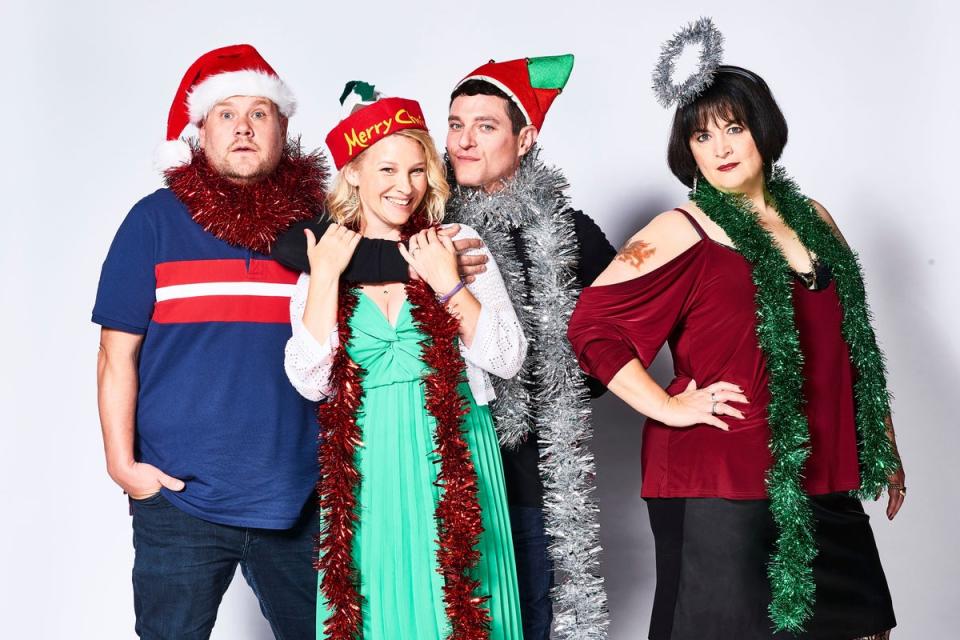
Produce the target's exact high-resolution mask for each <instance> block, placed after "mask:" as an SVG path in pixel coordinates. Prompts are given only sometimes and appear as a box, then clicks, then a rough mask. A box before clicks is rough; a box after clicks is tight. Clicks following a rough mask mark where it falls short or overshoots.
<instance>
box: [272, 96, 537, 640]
mask: <svg viewBox="0 0 960 640" xmlns="http://www.w3.org/2000/svg"><path fill="white" fill-rule="evenodd" d="M376 97H378V96H376ZM388 121H389V125H387V124H384V123H387V122H388ZM377 124H380V125H381V126H380V127H379V128H378V127H377V126H376V125H377ZM357 132H360V133H364V134H365V135H364V136H363V137H362V138H361V137H359V134H358V133H357ZM361 140H362V141H363V142H365V143H366V144H364V145H362V144H359V142H360V141H361ZM327 144H328V146H329V147H330V150H331V155H332V156H333V159H334V162H335V164H336V165H337V168H338V169H340V173H339V174H338V175H337V176H336V178H335V180H334V183H333V186H332V188H331V192H330V194H329V196H328V199H327V205H328V210H329V214H330V216H331V218H332V223H331V224H330V225H329V227H327V229H326V230H325V231H324V232H323V233H322V235H321V237H319V238H316V237H314V234H313V233H312V232H311V231H309V230H307V231H305V234H306V236H307V254H308V258H309V264H310V275H307V274H303V275H301V276H300V279H299V281H298V283H297V286H296V292H295V294H294V295H293V296H292V299H291V323H292V326H293V335H292V337H291V339H290V341H289V343H288V345H287V349H286V360H285V364H286V370H287V375H288V376H289V378H290V380H291V382H292V383H293V385H294V387H296V388H297V390H298V391H299V392H300V393H301V394H302V395H303V396H305V397H307V398H309V399H311V400H321V401H322V400H326V401H327V404H326V405H324V407H323V408H321V411H320V415H321V439H326V441H325V442H324V444H322V445H321V478H322V480H321V484H320V494H321V510H322V516H321V517H322V519H323V529H322V530H323V533H322V534H321V542H320V554H319V561H318V568H319V570H320V581H321V582H320V591H319V594H318V604H317V637H318V638H352V637H353V635H354V634H355V633H357V632H362V634H363V637H365V638H372V639H376V638H391V639H396V640H403V639H410V640H431V639H440V638H446V637H448V636H450V635H451V634H452V633H454V632H457V633H458V635H460V637H478V638H480V637H489V638H495V639H515V640H520V639H521V638H522V631H521V622H520V608H519V600H518V593H517V578H516V567H515V562H514V554H513V548H512V542H511V534H510V522H509V515H508V510H507V504H506V493H505V488H504V480H503V469H502V466H501V461H500V453H499V447H498V443H497V436H496V433H495V431H494V426H493V422H492V420H491V417H490V412H489V410H488V409H487V406H486V405H487V403H488V402H489V401H490V400H491V399H492V398H493V389H492V386H491V384H490V382H489V380H488V378H487V374H488V372H489V373H492V374H494V375H497V376H501V377H511V376H513V375H515V374H516V373H517V371H518V370H519V369H520V366H521V364H522V362H523V359H524V357H525V355H526V349H527V343H526V338H525V337H524V335H523V332H522V330H521V327H520V324H519V322H518V320H517V317H516V315H515V313H514V311H513V308H512V306H511V303H510V300H509V297H508V296H507V293H506V289H505V287H504V284H503V281H502V279H501V276H500V273H499V271H498V269H497V266H496V263H495V262H494V261H493V258H492V257H491V256H489V254H488V259H489V261H488V262H487V269H486V271H485V272H483V273H482V274H480V275H478V276H477V277H476V279H475V280H474V281H473V282H471V283H470V284H466V285H465V284H464V283H463V282H462V281H461V279H460V277H459V275H458V272H457V260H456V251H455V249H454V246H453V243H452V239H451V238H450V237H446V236H444V235H443V234H438V233H437V230H436V227H435V226H433V225H436V224H437V223H439V222H440V220H441V219H442V217H443V207H444V203H445V202H446V199H447V196H448V195H449V187H448V186H447V183H446V181H445V178H444V169H443V164H442V162H441V160H440V158H439V156H438V154H437V151H436V149H435V147H434V145H433V141H432V140H431V138H430V136H429V135H428V134H427V132H426V128H425V125H424V124H423V116H422V113H421V112H420V110H419V105H417V104H416V103H415V102H413V101H408V100H402V99H399V98H383V99H378V100H374V101H372V102H370V103H369V104H362V105H361V106H360V108H359V109H357V108H355V109H354V111H353V113H352V114H350V115H349V116H348V117H347V118H346V119H345V120H344V121H342V122H341V123H340V124H339V125H338V126H337V128H335V129H334V130H333V131H332V132H331V133H330V135H329V136H328V138H327ZM411 218H412V220H411ZM416 221H420V224H419V226H420V227H424V228H423V230H421V231H419V232H417V233H412V232H411V229H412V228H413V227H412V225H413V223H415V222H416ZM406 235H409V240H408V242H407V243H406V245H405V244H404V243H400V249H401V253H402V254H403V255H404V257H405V259H406V260H407V262H408V263H409V265H410V269H411V272H412V273H415V274H416V277H415V278H414V279H413V281H412V282H411V283H407V284H404V283H401V282H385V283H376V284H363V285H357V286H355V287H350V286H347V285H344V284H343V283H341V282H340V276H341V274H342V273H343V272H344V270H345V269H346V267H347V265H348V263H349V262H350V260H351V258H352V256H353V252H354V249H355V248H356V246H357V244H358V242H359V240H360V238H361V237H364V238H371V239H382V240H393V241H398V242H399V241H400V240H401V237H402V236H406ZM469 237H476V233H475V232H474V231H473V230H472V229H469V228H467V227H461V228H460V229H459V232H458V233H457V235H456V236H454V238H453V239H459V238H469ZM477 251H483V252H485V251H486V249H480V250H477ZM428 287H429V289H428ZM418 291H419V292H421V293H422V292H426V295H427V298H426V299H424V298H423V295H420V294H417V295H419V296H420V297H419V300H420V302H419V303H418V302H417V300H415V299H413V298H416V297H417V296H416V295H413V294H414V293H416V292H418ZM434 296H436V298H434ZM444 309H445V311H443V310H444ZM430 314H432V315H430ZM438 315H439V316H443V318H444V319H446V321H447V322H448V324H447V325H445V326H448V327H453V329H454V330H455V332H456V334H455V335H452V337H451V338H449V340H453V341H454V342H451V344H452V345H453V346H452V353H453V355H454V358H451V359H450V360H451V361H452V362H453V364H452V365H451V366H452V367H453V366H455V367H456V369H455V370H454V375H455V378H453V380H454V383H453V385H454V386H453V387H452V389H451V391H452V393H449V394H448V395H446V396H445V397H443V398H436V393H437V389H440V388H441V387H436V386H435V387H431V384H432V383H431V382H429V379H428V378H429V376H430V375H431V374H435V377H436V376H438V375H440V373H442V372H439V373H438V367H440V365H437V367H431V366H428V365H427V364H426V362H425V358H426V359H429V358H430V356H429V354H428V352H429V353H434V354H436V353H439V349H440V347H439V346H438V345H439V343H440V342H442V338H441V337H440V334H439V333H437V334H436V335H428V334H430V332H431V331H433V329H432V327H434V326H439V325H434V324H431V323H430V322H427V321H425V320H424V318H433V317H437V316H438ZM451 317H452V318H453V320H450V318H451ZM338 318H339V319H340V320H341V322H343V323H344V324H346V326H345V327H343V326H339V325H340V323H338ZM418 318H419V320H418ZM431 322H432V321H431ZM437 322H440V321H439V320H438V321H437ZM441 324H442V322H441ZM344 337H346V340H344ZM342 342H345V344H342ZM431 348H434V351H430V349H431ZM338 354H339V356H338ZM425 354H428V355H425ZM430 361H431V362H437V360H436V359H432V360H430ZM345 363H346V364H345ZM354 363H355V366H354ZM443 366H444V367H446V369H447V370H448V372H449V370H450V368H449V367H447V366H446V365H443ZM357 367H358V368H357ZM338 372H339V373H338ZM464 372H465V375H464ZM351 376H356V377H351ZM358 383H359V384H358ZM358 387H359V388H358ZM431 388H433V389H434V391H433V392H431V391H430V389H431ZM431 393H433V394H434V395H433V397H434V399H433V402H434V403H437V402H440V403H441V405H444V406H447V407H458V406H460V403H462V406H463V407H464V409H465V414H464V415H463V416H462V417H461V418H460V422H459V427H458V428H455V429H454V431H456V432H458V433H459V435H457V436H456V437H459V438H462V439H461V440H460V442H461V444H463V443H465V444H466V447H467V451H466V452H465V453H463V451H464V450H463V449H461V452H462V456H461V458H466V457H467V456H468V458H469V459H468V460H466V464H464V465H461V467H459V471H461V472H463V474H464V476H463V477H465V478H467V479H468V480H469V482H467V483H466V484H468V485H469V486H472V487H473V488H474V491H473V494H472V495H473V498H472V500H473V501H472V503H471V502H470V501H469V500H467V501H466V502H461V503H454V505H456V504H467V505H469V504H472V505H473V509H472V511H473V512H476V507H479V513H478V514H476V515H477V517H476V518H475V522H474V526H473V528H472V531H473V534H474V535H473V537H471V536H470V535H461V534H458V531H461V532H467V534H469V533H470V531H471V529H470V527H469V526H466V528H462V527H464V526H465V525H464V524H463V523H461V522H460V517H459V516H460V515H461V513H457V512H451V511H450V509H449V507H450V505H449V504H448V505H447V507H448V509H447V511H446V512H444V510H443V509H440V510H438V504H440V503H442V501H443V500H444V494H445V493H446V492H448V491H451V492H452V493H451V494H450V495H448V496H446V497H447V498H448V499H450V500H453V499H454V495H455V493H454V492H456V491H457V490H458V489H449V488H448V487H450V486H455V487H458V488H462V486H463V484H464V483H462V482H459V481H454V480H451V479H450V478H452V477H453V476H450V478H447V477H446V475H447V474H446V472H444V477H443V478H441V480H440V482H439V486H438V472H440V471H441V470H442V469H444V470H445V469H447V468H448V467H446V466H444V465H445V464H449V463H450V461H449V460H446V461H445V460H443V459H442V458H443V455H446V454H444V453H443V452H444V451H448V448H446V447H445V446H441V443H442V442H443V438H449V437H450V436H449V431H450V430H449V429H448V430H447V432H446V433H447V435H442V434H441V431H442V429H441V422H443V419H442V418H439V417H438V416H441V415H448V414H449V412H445V411H441V410H438V409H437V406H436V404H435V405H430V402H431V400H430V398H431ZM353 395H355V396H356V411H355V412H353V413H352V415H344V414H345V412H346V410H345V409H343V407H347V408H348V409H351V408H352V406H353V405H350V404H349V401H350V396H353ZM338 403H339V404H338ZM447 403H449V404H447ZM431 406H432V407H433V408H432V409H430V407H431ZM442 408H443V406H441V409H442ZM325 411H326V413H325ZM351 411H352V409H351ZM351 417H352V418H353V420H352V421H351ZM444 424H449V421H448V422H447V423H444ZM341 427H342V429H350V428H355V429H356V433H355V434H354V435H344V433H345V432H344V431H343V430H342V429H341ZM341 444H342V446H341ZM324 447H328V449H324ZM337 447H340V448H339V449H338V448H337ZM344 451H346V452H347V453H346V454H344V453H343V452H344ZM325 452H326V453H325ZM331 452H332V453H331ZM337 452H339V454H338V453H337ZM337 455H340V457H339V458H338V457H337ZM344 458H346V459H344ZM344 478H347V479H353V478H356V480H355V482H354V484H352V485H351V484H349V483H348V484H347V485H343V483H342V482H341V481H342V480H343V479H344ZM325 483H326V484H325ZM344 487H346V488H344ZM343 494H347V495H343ZM456 495H457V496H460V497H461V498H462V496H463V495H464V494H462V493H456ZM457 499H459V498H457ZM345 505H346V506H345ZM345 510H346V511H348V512H349V514H352V516H353V517H352V518H350V517H347V516H345V515H344V511H345ZM442 513H446V520H444V519H443V518H442V517H441V514H442ZM463 513H466V514H468V515H469V514H470V513H471V509H470V508H467V509H464V510H463ZM467 520H469V518H467ZM458 526H460V527H461V529H457V527H458ZM481 527H482V530H481ZM463 540H469V541H471V543H470V544H469V546H467V547H466V549H467V551H469V552H470V553H471V554H473V556H472V557H473V560H472V562H469V563H468V564H469V566H467V567H466V568H464V565H463V564H460V565H456V561H457V558H460V559H462V557H463V554H460V555H459V556H458V555H457V554H456V553H452V554H451V553H444V552H455V551H456V545H457V544H461V543H462V542H463ZM444 541H446V542H444ZM445 544H446V545H447V547H444V545H445ZM438 551H439V552H440V553H439V554H438ZM460 551H463V548H460ZM467 555H469V554H467ZM345 558H347V559H346V560H345ZM346 563H349V564H350V566H348V567H344V566H343V565H344V564H346ZM445 563H446V564H445ZM457 566H459V567H460V568H461V571H460V574H462V575H460V574H458V573H457V570H456V567H457ZM459 578H463V579H465V580H467V581H468V584H472V585H473V588H472V589H469V588H468V589H467V591H466V592H464V591H463V590H462V589H461V591H460V592H459V595H457V593H456V589H455V588H454V587H453V586H451V585H452V584H453V583H455V582H456V580H457V579H459ZM460 584H462V583H460Z"/></svg>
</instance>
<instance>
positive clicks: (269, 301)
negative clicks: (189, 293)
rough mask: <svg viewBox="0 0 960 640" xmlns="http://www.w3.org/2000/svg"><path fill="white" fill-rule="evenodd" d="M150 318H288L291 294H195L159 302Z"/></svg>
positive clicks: (269, 320)
mask: <svg viewBox="0 0 960 640" xmlns="http://www.w3.org/2000/svg"><path fill="white" fill-rule="evenodd" d="M153 321H154V322H157V323H160V324H173V323H181V322H265V323H283V324H288V323H289V322H290V298H289V297H286V296H198V297H195V298H177V299H174V300H164V301H163V302H158V303H157V304H156V306H155V307H154V309H153Z"/></svg>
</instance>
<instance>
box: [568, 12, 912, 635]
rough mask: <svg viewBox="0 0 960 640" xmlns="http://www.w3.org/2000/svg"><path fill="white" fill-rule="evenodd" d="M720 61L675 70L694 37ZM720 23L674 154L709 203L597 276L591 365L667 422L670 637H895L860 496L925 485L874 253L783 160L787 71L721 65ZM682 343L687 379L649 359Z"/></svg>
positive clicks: (653, 450) (704, 22)
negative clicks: (910, 479)
mask: <svg viewBox="0 0 960 640" xmlns="http://www.w3.org/2000/svg"><path fill="white" fill-rule="evenodd" d="M694 42H696V43H699V44H700V45H701V46H702V53H701V55H700V65H701V67H700V69H699V71H698V72H697V73H696V74H694V75H693V76H692V77H690V78H688V79H687V80H686V81H684V82H683V83H682V84H679V85H677V84H674V83H673V81H672V79H671V76H672V74H673V67H674V62H675V60H676V58H677V56H678V55H679V54H680V52H681V51H682V50H683V48H684V46H686V45H687V44H690V43H694ZM721 49H722V37H721V35H720V34H719V32H717V30H716V28H715V27H714V26H713V23H712V22H711V21H710V20H709V19H707V18H703V19H701V20H699V21H698V22H696V23H693V24H691V25H689V26H688V27H687V28H686V29H685V30H683V31H681V32H680V33H678V34H677V35H676V36H675V37H674V39H672V40H671V41H669V42H668V43H667V44H666V45H665V46H664V49H663V54H662V56H661V60H660V64H659V65H658V67H657V69H656V71H655V73H654V88H655V89H656V90H657V93H658V97H659V98H660V101H661V103H662V104H663V105H664V106H669V105H671V104H674V103H676V104H677V110H676V113H675V116H674V120H673V130H672V133H671V136H670V143H669V149H668V163H669V165H670V169H671V170H672V171H673V173H674V175H676V176H677V177H678V178H679V179H680V181H681V182H683V183H684V184H685V185H686V186H688V187H691V188H692V190H691V192H690V202H687V203H686V204H684V205H683V206H682V207H680V208H677V209H674V210H672V211H668V212H665V213H662V214H660V215H659V216H657V217H656V218H654V219H653V220H652V221H651V222H650V224H649V225H647V226H646V227H644V228H643V229H641V230H640V231H639V232H637V234H636V235H634V236H633V237H632V238H631V239H630V240H629V241H628V242H627V244H626V245H625V246H624V248H623V249H622V250H621V251H620V253H619V254H618V256H617V259H616V260H614V262H613V263H611V265H610V267H609V268H608V269H607V270H606V271H605V272H604V273H603V274H601V275H600V277H599V278H597V280H596V281H595V282H594V283H593V286H591V287H589V288H587V289H584V292H583V295H582V297H581V298H580V301H579V304H578V306H577V308H576V310H575V311H574V314H573V317H572V319H571V322H570V325H569V332H568V333H569V337H570V340H571V342H572V344H573V346H574V350H575V352H576V353H577V355H578V358H579V360H580V363H581V366H582V367H583V368H584V370H585V371H587V373H589V374H591V375H593V376H595V377H597V378H599V379H600V381H601V382H603V383H605V384H607V386H608V387H609V388H610V390H611V391H613V392H614V393H615V394H617V395H618V396H619V397H620V398H622V399H623V400H624V401H626V402H627V403H628V404H629V405H630V406H631V407H633V408H634V409H636V410H637V411H638V412H640V413H642V414H644V415H646V416H647V417H648V419H647V423H646V426H645V428H644V433H643V451H642V455H641V461H642V467H643V469H642V473H643V486H642V496H643V497H644V498H645V499H646V501H647V509H648V513H649V516H650V523H651V527H652V529H653V534H654V539H655V542H656V554H657V566H656V571H657V589H656V594H655V597H654V603H653V614H652V617H651V624H650V635H649V637H650V638H652V639H654V640H667V639H669V640H688V639H693V638H696V639H697V640H714V639H715V640H729V639H731V638H737V639H743V640H747V639H750V640H752V639H758V638H778V639H779V638H816V639H823V640H826V639H830V640H852V639H854V638H876V639H881V638H887V637H889V630H890V629H891V628H892V627H893V626H894V625H895V624H896V621H895V619H894V614H893V608H892V604H891V599H890V592H889V590H888V588H887V583H886V579H885V577H884V573H883V569H882V567H881V565H880V560H879V556H878V553H877V547H876V543H875V541H874V538H873V533H872V531H871V529H870V525H869V522H868V518H867V516H866V515H865V514H864V512H863V508H862V506H861V504H860V500H859V499H858V497H855V496H857V495H859V497H863V498H873V499H875V498H877V497H878V496H879V494H880V493H881V491H882V490H883V489H887V491H888V494H889V502H888V506H887V511H886V513H887V517H888V518H890V519H893V517H894V516H895V515H896V514H897V512H898V511H899V509H900V507H901V505H902V503H903V500H904V497H905V495H906V486H905V484H904V472H903V468H902V466H901V464H900V459H899V455H898V454H897V450H896V445H895V439H894V433H893V425H892V423H891V421H890V406H889V395H888V393H887V388H886V381H885V372H884V364H883V356H882V354H881V353H880V350H879V349H878V347H877V344H876V339H875V337H874V333H873V329H872V327H871V325H870V316H869V311H868V308H867V305H866V301H865V296H864V285H863V279H862V275H861V273H860V269H859V264H858V262H857V258H856V255H855V254H854V253H853V252H852V251H851V250H850V248H849V247H848V246H847V244H846V242H845V241H844V239H843V236H842V235H841V234H840V232H839V230H838V229H837V227H836V225H835V224H834V222H833V220H832V218H831V217H830V215H829V214H828V213H827V211H826V210H825V209H824V208H823V207H822V206H821V205H820V204H818V203H817V202H815V201H814V200H811V199H808V198H806V197H805V196H803V195H802V194H801V193H800V191H799V190H798V188H797V186H796V185H795V184H794V183H793V182H792V181H791V180H790V178H789V177H787V175H786V173H785V172H784V171H783V169H782V168H781V167H778V166H774V163H775V162H776V161H777V160H778V159H779V158H780V154H781V152H782V150H783V147H784V145H785V144H786V141H787V125H786V121H785V119H784V117H783V114H782V113H781V112H780V109H779V107H778V106H777V103H776V102H775V100H774V98H773V95H772V94H771V92H770V90H769V88H768V87H767V84H766V83H765V82H764V81H763V79H761V78H760V77H759V76H758V75H757V74H755V73H753V72H751V71H748V70H746V69H742V68H740V67H733V66H725V65H720V58H721ZM664 342H668V343H669V345H670V351H671V354H672V356H673V363H674V372H675V376H674V378H673V380H672V382H671V383H670V384H669V385H668V386H667V388H666V389H662V388H660V386H659V385H657V384H656V382H655V381H654V380H653V378H651V376H650V375H649V374H648V373H647V372H646V368H647V367H648V366H649V365H650V363H651V361H652V360H653V358H654V357H655V356H656V354H657V351H658V350H659V349H660V347H661V346H662V345H663V343H664Z"/></svg>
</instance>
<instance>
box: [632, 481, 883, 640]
mask: <svg viewBox="0 0 960 640" xmlns="http://www.w3.org/2000/svg"><path fill="white" fill-rule="evenodd" d="M810 501H811V506H812V508H813V517H814V527H815V529H814V537H815V539H816V542H817V547H818V553H817V557H816V559H815V560H814V562H813V577H814V581H815V583H816V603H815V605H814V614H813V617H812V618H811V619H810V620H809V621H808V622H807V624H806V625H805V627H806V630H805V632H804V633H802V634H792V633H788V632H780V633H776V634H775V633H774V632H773V627H772V623H771V622H770V619H769V617H768V615H767V605H769V604H770V600H771V592H770V583H769V581H768V579H767V572H766V568H767V562H768V560H769V558H770V553H771V551H772V550H773V546H774V541H775V540H776V527H775V525H774V523H773V519H772V517H771V516H770V512H769V509H768V506H769V501H767V500H726V499H722V498H654V499H648V500H647V510H648V512H649V515H650V525H651V527H652V528H653V536H654V540H655V542H656V550H657V590H656V594H655V596H654V600H653V615H652V617H651V620H650V639H651V640H733V639H736V640H754V639H756V640H771V639H775V640H792V639H794V638H803V639H805V640H806V639H809V640H852V639H854V638H860V637H863V636H869V635H872V634H875V633H880V632H882V631H885V630H887V629H891V628H893V627H894V626H895V625H896V619H895V618H894V615H893V603H892V602H891V600H890V590H889V588H888V587H887V580H886V577H884V575H883V567H881V565H880V557H879V555H878V554H877V544H876V542H875V541H874V538H873V531H872V530H871V529H870V522H869V516H867V514H865V513H864V512H863V507H862V506H861V504H860V501H859V500H857V499H856V498H852V497H850V496H849V495H847V494H845V493H833V494H829V495H823V496H812V497H811V499H810Z"/></svg>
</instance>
